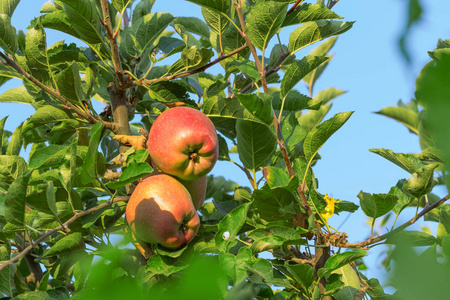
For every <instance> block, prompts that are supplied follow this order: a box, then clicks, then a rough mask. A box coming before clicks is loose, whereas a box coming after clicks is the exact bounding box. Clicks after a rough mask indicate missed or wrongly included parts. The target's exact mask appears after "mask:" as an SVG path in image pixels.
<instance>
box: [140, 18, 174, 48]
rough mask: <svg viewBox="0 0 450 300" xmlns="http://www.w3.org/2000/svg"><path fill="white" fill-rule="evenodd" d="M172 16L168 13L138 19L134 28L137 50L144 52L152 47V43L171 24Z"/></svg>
mask: <svg viewBox="0 0 450 300" xmlns="http://www.w3.org/2000/svg"><path fill="white" fill-rule="evenodd" d="M172 20H173V16H172V15H171V14H169V13H161V12H160V13H150V14H147V15H145V16H144V17H143V18H142V19H139V20H138V21H137V23H135V24H134V26H137V29H136V31H135V36H136V41H137V45H138V49H139V51H141V52H146V51H147V50H149V49H151V48H152V47H153V43H154V42H155V41H156V39H157V38H158V37H159V36H160V35H161V33H163V31H164V30H165V29H166V27H167V26H168V25H169V24H170V22H172Z"/></svg>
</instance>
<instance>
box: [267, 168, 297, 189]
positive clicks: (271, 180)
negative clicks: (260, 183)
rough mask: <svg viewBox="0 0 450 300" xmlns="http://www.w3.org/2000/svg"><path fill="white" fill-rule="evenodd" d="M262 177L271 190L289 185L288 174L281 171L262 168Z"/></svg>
mask: <svg viewBox="0 0 450 300" xmlns="http://www.w3.org/2000/svg"><path fill="white" fill-rule="evenodd" d="M263 175H264V179H265V180H266V182H267V184H268V185H269V187H270V188H271V189H273V188H276V187H286V186H287V185H289V179H290V178H289V174H288V173H287V172H286V171H285V170H283V169H280V168H277V167H271V166H268V167H265V168H264V170H263Z"/></svg>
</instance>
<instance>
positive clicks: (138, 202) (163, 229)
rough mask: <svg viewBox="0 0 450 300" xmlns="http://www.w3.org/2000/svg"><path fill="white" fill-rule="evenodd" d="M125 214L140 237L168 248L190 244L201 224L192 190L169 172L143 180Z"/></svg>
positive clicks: (131, 198)
mask: <svg viewBox="0 0 450 300" xmlns="http://www.w3.org/2000/svg"><path fill="white" fill-rule="evenodd" d="M125 215H126V219H127V221H128V224H129V225H130V228H131V230H132V232H133V233H134V234H135V236H136V237H137V238H138V239H140V240H142V241H144V242H147V243H151V244H156V243H159V244H161V245H163V246H165V247H167V248H178V247H180V246H183V245H186V244H188V243H189V242H190V241H191V240H192V239H193V238H194V236H195V234H196V233H197V230H198V228H199V226H200V218H199V216H198V215H197V212H196V210H195V207H194V205H193V204H192V199H191V196H190V194H189V192H188V191H187V189H186V188H185V187H184V186H183V185H182V184H181V183H180V182H178V180H176V179H175V178H173V177H171V176H169V175H166V174H157V175H153V176H149V177H147V178H145V179H144V180H143V181H141V182H140V183H139V184H138V185H137V186H136V189H135V190H134V192H133V194H132V195H131V197H130V200H129V201H128V204H127V209H126V213H125Z"/></svg>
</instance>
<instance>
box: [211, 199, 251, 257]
mask: <svg viewBox="0 0 450 300" xmlns="http://www.w3.org/2000/svg"><path fill="white" fill-rule="evenodd" d="M251 204H252V202H248V203H245V204H243V205H241V206H238V207H236V208H235V209H233V210H232V211H231V212H230V213H229V214H227V215H226V216H225V217H224V218H223V219H222V220H221V221H220V223H219V227H218V229H219V230H218V232H217V233H216V235H215V236H214V240H215V241H216V246H217V248H219V250H220V251H221V252H227V251H228V250H229V248H230V247H232V246H233V245H235V244H236V240H235V237H236V235H237V234H238V233H239V230H240V229H241V228H242V226H243V225H244V224H245V220H246V218H247V212H248V210H249V208H250V205H251Z"/></svg>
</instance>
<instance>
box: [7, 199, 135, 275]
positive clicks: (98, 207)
mask: <svg viewBox="0 0 450 300" xmlns="http://www.w3.org/2000/svg"><path fill="white" fill-rule="evenodd" d="M129 198H130V197H117V198H114V199H112V200H111V201H108V202H104V203H102V204H99V205H97V206H94V207H92V208H90V209H87V210H84V211H81V212H78V213H75V214H74V215H73V216H72V217H71V218H70V219H69V220H67V221H66V222H64V223H63V224H62V225H59V226H58V227H56V228H54V229H52V230H50V231H47V232H46V233H45V234H44V235H42V236H41V237H40V238H38V239H37V240H35V241H34V242H31V241H30V244H29V245H28V246H27V247H25V248H24V249H23V250H22V251H21V252H20V253H19V254H18V255H16V256H14V257H13V258H11V259H10V260H8V261H6V262H4V263H2V264H0V271H1V270H3V269H4V268H5V267H6V266H9V265H10V264H12V263H15V262H18V261H19V260H20V259H21V258H22V257H24V256H26V255H27V254H28V253H29V252H30V251H31V250H32V249H33V248H34V247H35V246H36V245H37V244H39V243H41V242H43V241H45V239H46V238H48V237H49V236H51V235H52V234H54V233H56V232H58V231H60V230H65V228H67V227H68V226H69V225H70V224H72V223H73V222H75V221H76V220H78V219H79V218H81V217H82V216H85V215H88V214H90V213H93V212H96V211H98V210H100V209H102V208H104V207H107V206H110V205H112V204H114V203H118V202H127V201H128V199H129Z"/></svg>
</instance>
